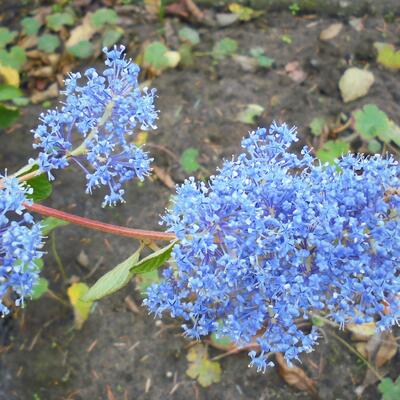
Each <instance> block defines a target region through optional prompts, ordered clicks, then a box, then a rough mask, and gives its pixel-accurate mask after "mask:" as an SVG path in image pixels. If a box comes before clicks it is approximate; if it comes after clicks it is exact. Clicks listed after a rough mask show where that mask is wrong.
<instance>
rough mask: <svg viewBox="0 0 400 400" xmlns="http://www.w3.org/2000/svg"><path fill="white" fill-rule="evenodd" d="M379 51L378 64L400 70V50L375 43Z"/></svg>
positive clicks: (388, 45)
mask: <svg viewBox="0 0 400 400" xmlns="http://www.w3.org/2000/svg"><path fill="white" fill-rule="evenodd" d="M374 46H375V48H376V49H377V50H378V59H377V61H378V63H379V64H382V65H383V66H384V67H386V68H389V69H400V50H397V51H396V49H395V47H394V46H393V45H392V44H389V43H380V42H376V43H374Z"/></svg>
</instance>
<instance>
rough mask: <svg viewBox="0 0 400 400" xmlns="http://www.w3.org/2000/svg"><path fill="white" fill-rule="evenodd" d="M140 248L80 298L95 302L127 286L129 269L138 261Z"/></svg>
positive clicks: (130, 274) (130, 276)
mask: <svg viewBox="0 0 400 400" xmlns="http://www.w3.org/2000/svg"><path fill="white" fill-rule="evenodd" d="M141 250H142V248H141V247H140V248H139V249H138V250H137V251H136V252H135V253H133V254H132V255H131V256H130V257H128V258H127V259H126V260H125V261H123V262H122V263H121V264H118V265H117V266H116V267H115V268H113V269H112V270H111V271H109V272H107V273H106V274H105V275H103V276H102V277H101V278H100V279H99V280H98V281H97V282H96V283H95V284H94V285H93V286H92V287H91V288H90V289H89V290H88V292H87V293H86V294H85V295H84V296H83V297H82V300H83V301H88V302H89V301H95V300H99V299H101V298H103V297H105V296H108V295H110V294H112V293H114V292H116V291H117V290H119V289H122V288H123V287H124V286H125V285H127V284H128V282H129V280H130V279H131V278H132V276H133V272H131V269H132V267H133V266H135V264H136V263H137V261H138V260H139V256H140V252H141Z"/></svg>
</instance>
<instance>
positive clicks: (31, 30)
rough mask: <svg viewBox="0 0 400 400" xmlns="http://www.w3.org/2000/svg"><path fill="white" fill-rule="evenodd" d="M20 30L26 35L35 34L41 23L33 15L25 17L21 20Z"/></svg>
mask: <svg viewBox="0 0 400 400" xmlns="http://www.w3.org/2000/svg"><path fill="white" fill-rule="evenodd" d="M21 25H22V32H23V33H24V34H25V35H28V36H36V35H37V33H38V32H39V29H40V26H41V23H40V22H39V21H38V20H37V19H36V18H33V17H26V18H23V19H22V20H21Z"/></svg>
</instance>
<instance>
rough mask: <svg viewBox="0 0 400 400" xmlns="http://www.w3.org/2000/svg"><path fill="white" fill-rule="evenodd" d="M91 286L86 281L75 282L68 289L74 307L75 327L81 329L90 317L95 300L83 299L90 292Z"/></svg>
mask: <svg viewBox="0 0 400 400" xmlns="http://www.w3.org/2000/svg"><path fill="white" fill-rule="evenodd" d="M88 290H89V286H88V285H86V283H82V282H77V283H73V284H72V285H71V286H70V287H69V288H68V290H67V294H68V298H69V301H70V303H71V304H72V307H73V309H74V317H75V320H74V326H75V329H81V328H82V326H83V324H84V323H85V321H86V320H87V319H88V317H89V314H90V310H91V309H92V305H93V302H86V301H82V300H81V298H82V297H83V296H84V295H85V294H86V293H87V292H88Z"/></svg>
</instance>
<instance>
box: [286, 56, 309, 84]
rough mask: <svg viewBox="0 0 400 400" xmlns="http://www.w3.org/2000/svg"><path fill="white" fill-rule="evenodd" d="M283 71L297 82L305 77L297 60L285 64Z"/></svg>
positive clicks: (302, 80)
mask: <svg viewBox="0 0 400 400" xmlns="http://www.w3.org/2000/svg"><path fill="white" fill-rule="evenodd" d="M285 71H286V73H287V74H288V75H289V78H290V79H291V80H292V81H294V82H297V83H301V82H304V81H305V80H306V78H307V75H306V73H305V72H304V71H303V70H302V68H301V66H300V63H299V62H298V61H292V62H290V63H288V64H286V65H285Z"/></svg>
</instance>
